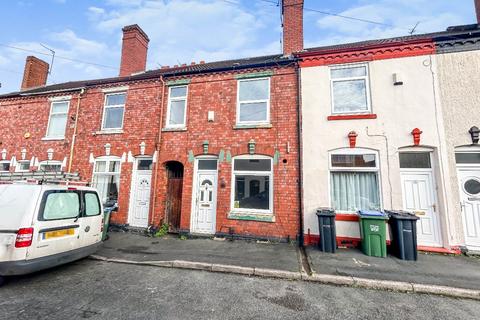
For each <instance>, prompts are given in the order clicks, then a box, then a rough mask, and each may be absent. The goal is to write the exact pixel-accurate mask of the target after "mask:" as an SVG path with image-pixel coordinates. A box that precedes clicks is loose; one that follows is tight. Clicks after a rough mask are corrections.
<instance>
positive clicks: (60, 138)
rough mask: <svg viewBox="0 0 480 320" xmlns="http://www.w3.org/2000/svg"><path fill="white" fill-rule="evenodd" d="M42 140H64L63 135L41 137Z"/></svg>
mask: <svg viewBox="0 0 480 320" xmlns="http://www.w3.org/2000/svg"><path fill="white" fill-rule="evenodd" d="M41 140H42V141H55V140H57V141H58V140H65V137H43V138H42V139H41Z"/></svg>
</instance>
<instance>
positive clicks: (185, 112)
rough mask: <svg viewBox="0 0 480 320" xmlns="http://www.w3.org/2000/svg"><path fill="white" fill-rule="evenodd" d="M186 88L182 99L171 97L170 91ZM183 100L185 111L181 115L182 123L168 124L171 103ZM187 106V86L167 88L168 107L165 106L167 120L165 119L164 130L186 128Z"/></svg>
mask: <svg viewBox="0 0 480 320" xmlns="http://www.w3.org/2000/svg"><path fill="white" fill-rule="evenodd" d="M182 87H184V88H186V89H187V90H186V91H185V96H184V97H172V89H175V88H182ZM183 100H185V111H184V113H183V123H181V124H170V111H171V106H172V101H183ZM187 106H188V85H180V86H170V87H168V106H167V118H166V119H165V122H166V124H165V128H176V129H178V128H185V127H186V126H187Z"/></svg>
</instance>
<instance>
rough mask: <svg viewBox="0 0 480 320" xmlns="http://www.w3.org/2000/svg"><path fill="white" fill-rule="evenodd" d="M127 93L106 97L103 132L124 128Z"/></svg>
mask: <svg viewBox="0 0 480 320" xmlns="http://www.w3.org/2000/svg"><path fill="white" fill-rule="evenodd" d="M125 97H126V94H125V93H112V94H107V95H105V106H104V110H103V122H102V130H120V129H122V127H123V113H124V111H125Z"/></svg>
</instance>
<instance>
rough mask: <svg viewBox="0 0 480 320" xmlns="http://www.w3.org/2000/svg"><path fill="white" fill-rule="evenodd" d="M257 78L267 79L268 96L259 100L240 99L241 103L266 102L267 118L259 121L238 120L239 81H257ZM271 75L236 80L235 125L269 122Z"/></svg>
mask: <svg viewBox="0 0 480 320" xmlns="http://www.w3.org/2000/svg"><path fill="white" fill-rule="evenodd" d="M258 80H268V98H267V99H261V100H246V101H242V102H241V103H247V104H248V103H261V102H266V103H267V119H266V120H261V121H240V83H242V82H249V81H258ZM271 90H272V89H271V77H262V78H252V79H239V80H238V81H237V116H236V124H237V125H240V126H242V125H262V124H270V100H271Z"/></svg>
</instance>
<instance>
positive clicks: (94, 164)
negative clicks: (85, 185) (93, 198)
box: [91, 156, 122, 204]
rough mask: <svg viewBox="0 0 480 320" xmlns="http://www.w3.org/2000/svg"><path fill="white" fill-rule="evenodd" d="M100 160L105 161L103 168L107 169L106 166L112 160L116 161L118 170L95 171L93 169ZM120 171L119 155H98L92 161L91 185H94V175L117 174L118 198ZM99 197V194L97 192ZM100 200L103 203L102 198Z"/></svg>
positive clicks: (107, 166)
mask: <svg viewBox="0 0 480 320" xmlns="http://www.w3.org/2000/svg"><path fill="white" fill-rule="evenodd" d="M100 161H105V162H106V164H105V169H106V170H108V168H109V167H110V162H112V161H118V163H119V167H118V172H109V171H104V172H96V171H95V167H96V166H97V162H100ZM121 172H122V159H121V158H120V157H116V156H102V157H98V158H95V160H94V161H93V170H92V180H91V181H92V183H91V185H92V186H93V185H94V179H95V176H96V175H97V176H111V175H118V180H119V182H118V198H120V184H121V181H120V178H121ZM99 197H100V194H99ZM118 198H117V202H118ZM100 202H101V203H102V204H104V201H103V199H100Z"/></svg>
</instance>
